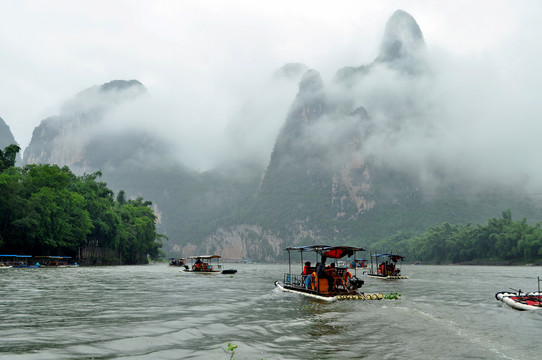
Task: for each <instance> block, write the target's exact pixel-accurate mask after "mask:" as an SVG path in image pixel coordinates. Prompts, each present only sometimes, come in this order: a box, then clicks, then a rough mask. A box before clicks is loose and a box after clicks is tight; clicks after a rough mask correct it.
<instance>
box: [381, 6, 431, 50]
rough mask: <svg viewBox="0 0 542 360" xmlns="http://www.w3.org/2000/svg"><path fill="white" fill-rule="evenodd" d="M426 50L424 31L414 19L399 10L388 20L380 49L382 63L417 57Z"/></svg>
mask: <svg viewBox="0 0 542 360" xmlns="http://www.w3.org/2000/svg"><path fill="white" fill-rule="evenodd" d="M423 49H425V42H424V40H423V35H422V31H421V30H420V27H419V26H418V23H417V22H416V20H414V18H413V17H412V16H411V15H410V14H408V13H407V12H405V11H403V10H397V11H395V12H394V13H393V15H392V16H391V17H390V19H389V20H388V23H387V25H386V30H385V32H384V39H383V40H382V45H381V47H380V55H379V56H378V60H380V61H394V60H398V59H404V58H411V57H416V55H417V54H418V52H419V51H420V50H423Z"/></svg>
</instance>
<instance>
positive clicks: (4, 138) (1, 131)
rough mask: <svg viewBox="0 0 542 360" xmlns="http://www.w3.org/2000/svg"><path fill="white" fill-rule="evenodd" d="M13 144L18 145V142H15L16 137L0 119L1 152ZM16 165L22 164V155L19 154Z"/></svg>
mask: <svg viewBox="0 0 542 360" xmlns="http://www.w3.org/2000/svg"><path fill="white" fill-rule="evenodd" d="M12 144H17V141H15V137H14V136H13V133H12V132H11V129H10V128H9V126H8V125H7V124H6V122H5V121H4V120H3V119H2V118H0V150H4V148H5V147H7V146H9V145H12ZM16 163H17V164H20V163H21V156H20V154H17V157H16Z"/></svg>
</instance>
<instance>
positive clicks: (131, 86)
mask: <svg viewBox="0 0 542 360" xmlns="http://www.w3.org/2000/svg"><path fill="white" fill-rule="evenodd" d="M146 91H147V89H146V88H145V86H143V84H141V83H140V82H139V81H137V80H113V81H110V82H108V83H105V84H102V85H96V86H93V87H90V88H88V89H85V90H83V91H81V92H80V93H78V94H77V95H76V96H75V98H74V99H73V100H71V101H67V102H66V103H65V104H64V105H63V106H62V108H61V115H64V116H77V115H80V114H85V116H86V117H89V116H92V115H93V114H95V115H96V116H95V117H99V116H101V115H102V114H103V112H104V111H107V110H108V109H110V108H112V107H115V106H117V105H118V104H120V103H122V102H124V101H127V100H132V99H135V98H136V97H138V96H140V95H142V94H143V93H145V92H146Z"/></svg>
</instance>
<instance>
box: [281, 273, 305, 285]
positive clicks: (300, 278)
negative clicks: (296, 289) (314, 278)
mask: <svg viewBox="0 0 542 360" xmlns="http://www.w3.org/2000/svg"><path fill="white" fill-rule="evenodd" d="M305 276H306V275H297V274H288V273H284V284H285V285H294V286H304V280H305Z"/></svg>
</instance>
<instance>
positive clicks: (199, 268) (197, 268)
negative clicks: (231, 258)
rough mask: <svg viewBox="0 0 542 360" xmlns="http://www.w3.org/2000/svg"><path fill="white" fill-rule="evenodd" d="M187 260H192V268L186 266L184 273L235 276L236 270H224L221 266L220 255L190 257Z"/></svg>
mask: <svg viewBox="0 0 542 360" xmlns="http://www.w3.org/2000/svg"><path fill="white" fill-rule="evenodd" d="M186 259H187V260H188V259H190V260H192V267H190V266H188V265H186V264H185V265H184V270H181V271H183V272H191V273H198V274H218V273H222V274H235V273H236V272H237V270H235V269H222V265H220V255H199V256H189V257H187V258H186Z"/></svg>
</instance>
